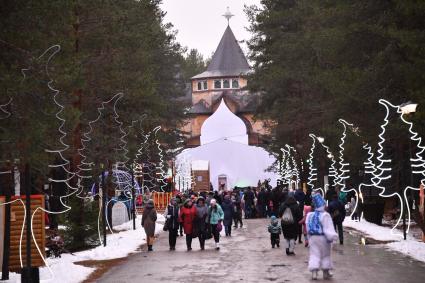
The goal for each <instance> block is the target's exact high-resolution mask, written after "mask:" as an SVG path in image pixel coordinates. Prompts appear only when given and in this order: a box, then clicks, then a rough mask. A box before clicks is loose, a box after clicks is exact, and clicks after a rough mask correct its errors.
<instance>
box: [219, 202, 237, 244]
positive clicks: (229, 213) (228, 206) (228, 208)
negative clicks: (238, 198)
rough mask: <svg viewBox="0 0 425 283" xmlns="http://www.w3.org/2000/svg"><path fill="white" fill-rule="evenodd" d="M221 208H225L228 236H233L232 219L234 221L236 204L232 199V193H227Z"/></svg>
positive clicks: (224, 221)
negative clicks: (234, 204)
mask: <svg viewBox="0 0 425 283" xmlns="http://www.w3.org/2000/svg"><path fill="white" fill-rule="evenodd" d="M221 208H222V209H223V213H224V220H223V225H224V231H225V232H226V237H227V236H228V237H230V236H232V221H233V213H234V206H233V203H232V201H231V199H230V195H225V196H224V200H223V203H222V204H221Z"/></svg>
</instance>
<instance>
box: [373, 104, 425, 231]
mask: <svg viewBox="0 0 425 283" xmlns="http://www.w3.org/2000/svg"><path fill="white" fill-rule="evenodd" d="M379 104H381V105H382V106H384V107H385V111H386V114H385V118H384V123H383V124H382V125H381V132H380V134H379V142H378V151H377V154H378V155H377V160H378V161H377V166H376V172H375V173H374V174H373V175H374V176H373V178H372V182H373V184H374V185H375V186H376V187H377V188H379V189H381V192H380V196H382V197H397V198H398V200H399V202H400V216H399V218H398V219H397V222H396V224H395V225H394V227H393V228H392V229H391V233H392V234H395V235H400V234H399V233H395V232H394V230H395V229H396V228H397V226H398V225H399V224H400V222H401V220H402V218H403V221H404V217H403V216H404V215H405V213H407V217H408V222H407V227H406V226H405V225H403V231H404V235H403V236H404V238H406V234H407V233H408V232H409V228H410V222H411V215H410V207H409V201H408V197H407V191H408V190H419V186H420V184H422V185H424V181H425V161H424V159H423V157H422V155H423V152H424V150H425V147H424V146H423V145H422V139H421V137H419V136H418V133H417V132H415V131H414V130H413V123H412V122H409V121H407V120H406V119H405V117H404V113H403V111H402V109H401V107H400V106H398V105H393V104H391V103H390V102H389V101H387V100H384V99H380V100H379ZM391 109H392V110H395V114H396V115H397V116H398V117H399V118H400V121H401V122H402V123H404V124H406V125H408V131H409V134H410V141H411V142H413V143H414V145H415V148H416V149H417V152H416V153H415V154H414V156H413V157H412V156H410V158H409V160H410V166H409V167H410V171H411V176H415V177H416V180H417V182H415V181H414V180H413V178H411V180H410V182H409V184H408V185H405V184H401V182H396V180H394V176H397V174H400V170H401V168H393V166H392V164H393V163H394V162H396V161H397V160H394V158H391V156H388V153H386V151H388V150H386V148H385V146H384V143H386V141H387V140H386V138H385V137H384V135H385V133H386V130H387V127H388V124H389V121H390V114H391ZM399 157H400V156H399ZM390 182H393V183H396V185H398V186H400V187H401V188H399V189H398V190H395V191H394V190H391V189H390V186H391V185H393V184H391V183H390Z"/></svg>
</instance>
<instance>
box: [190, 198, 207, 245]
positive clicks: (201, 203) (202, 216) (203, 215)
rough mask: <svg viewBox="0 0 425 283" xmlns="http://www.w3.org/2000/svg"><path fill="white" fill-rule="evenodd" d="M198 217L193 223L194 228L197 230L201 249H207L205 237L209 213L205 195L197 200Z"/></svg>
mask: <svg viewBox="0 0 425 283" xmlns="http://www.w3.org/2000/svg"><path fill="white" fill-rule="evenodd" d="M195 208H196V218H195V222H194V223H193V228H194V229H195V230H197V234H198V239H199V245H200V247H201V250H204V249H205V238H206V232H207V231H206V230H207V228H206V223H205V222H206V219H207V215H208V207H207V206H206V204H205V199H204V198H203V197H199V198H198V200H197V201H196V206H195Z"/></svg>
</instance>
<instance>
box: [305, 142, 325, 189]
mask: <svg viewBox="0 0 425 283" xmlns="http://www.w3.org/2000/svg"><path fill="white" fill-rule="evenodd" d="M309 137H310V138H311V139H312V140H313V143H312V145H311V149H310V155H309V157H310V158H309V159H308V166H309V171H308V182H307V184H308V186H309V187H310V189H311V190H312V191H313V192H316V191H320V192H321V193H322V195H323V196H324V195H325V192H324V190H323V189H322V188H320V187H319V188H315V186H314V185H315V182H317V168H316V167H315V165H314V151H315V149H316V140H317V138H316V136H315V135H313V134H309Z"/></svg>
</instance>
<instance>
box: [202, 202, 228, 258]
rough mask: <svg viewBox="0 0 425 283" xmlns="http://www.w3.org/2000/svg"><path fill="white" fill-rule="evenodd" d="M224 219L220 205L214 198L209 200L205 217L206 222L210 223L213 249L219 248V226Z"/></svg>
mask: <svg viewBox="0 0 425 283" xmlns="http://www.w3.org/2000/svg"><path fill="white" fill-rule="evenodd" d="M223 219H224V213H223V209H222V208H221V206H220V205H219V204H218V203H217V201H216V200H215V199H212V200H211V203H210V207H209V209H208V216H207V219H206V221H207V222H206V223H207V224H209V225H211V232H212V234H213V236H214V241H215V249H216V250H219V249H220V230H221V229H219V226H221V223H222V221H223Z"/></svg>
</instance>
